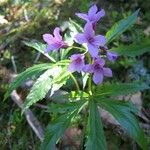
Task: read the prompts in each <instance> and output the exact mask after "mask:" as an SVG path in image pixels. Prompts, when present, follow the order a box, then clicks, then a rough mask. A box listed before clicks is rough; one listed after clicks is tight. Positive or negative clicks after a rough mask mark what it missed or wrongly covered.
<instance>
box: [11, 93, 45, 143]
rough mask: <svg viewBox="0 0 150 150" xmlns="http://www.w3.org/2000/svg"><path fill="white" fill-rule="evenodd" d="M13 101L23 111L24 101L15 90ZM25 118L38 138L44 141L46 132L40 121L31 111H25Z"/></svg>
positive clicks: (12, 95)
mask: <svg viewBox="0 0 150 150" xmlns="http://www.w3.org/2000/svg"><path fill="white" fill-rule="evenodd" d="M11 98H12V100H13V101H14V102H15V103H16V104H17V105H18V106H19V107H20V108H21V109H22V108H23V101H22V99H21V98H20V96H19V95H18V94H17V92H16V90H14V91H13V92H12V94H11ZM24 114H25V117H26V119H27V122H28V124H29V125H30V126H31V128H32V129H33V131H34V132H35V134H36V135H37V137H38V138H39V139H40V140H41V141H43V139H44V130H43V128H42V126H41V123H40V122H39V120H38V119H37V118H36V117H35V116H34V114H33V113H32V111H31V110H30V109H27V110H26V111H25V113H24Z"/></svg>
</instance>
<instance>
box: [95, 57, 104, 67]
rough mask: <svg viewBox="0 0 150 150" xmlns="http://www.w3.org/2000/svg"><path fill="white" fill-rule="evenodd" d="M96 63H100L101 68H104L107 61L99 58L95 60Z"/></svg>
mask: <svg viewBox="0 0 150 150" xmlns="http://www.w3.org/2000/svg"><path fill="white" fill-rule="evenodd" d="M95 63H98V64H100V66H101V67H103V66H104V65H105V60H104V59H101V58H99V57H97V58H95V60H94V64H95Z"/></svg>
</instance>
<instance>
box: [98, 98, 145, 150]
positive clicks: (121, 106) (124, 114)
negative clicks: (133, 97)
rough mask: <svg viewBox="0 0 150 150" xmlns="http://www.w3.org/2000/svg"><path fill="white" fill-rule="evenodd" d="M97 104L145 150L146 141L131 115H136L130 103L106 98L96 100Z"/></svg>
mask: <svg viewBox="0 0 150 150" xmlns="http://www.w3.org/2000/svg"><path fill="white" fill-rule="evenodd" d="M97 102H98V104H99V106H100V107H102V108H104V109H106V110H107V111H108V112H110V113H111V114H112V115H113V116H114V117H115V119H116V120H117V121H118V122H119V123H120V125H121V126H122V127H123V128H124V129H125V130H126V132H127V133H128V134H129V135H130V137H131V138H133V139H134V140H135V141H136V142H137V143H138V144H139V145H140V146H141V148H142V149H144V150H147V139H146V138H145V135H144V132H143V130H142V129H141V128H140V126H139V124H138V121H137V119H136V118H135V116H134V115H133V113H132V112H134V113H136V109H135V106H134V105H133V104H132V103H131V102H121V101H120V102H118V101H115V100H109V99H107V98H104V99H100V100H97Z"/></svg>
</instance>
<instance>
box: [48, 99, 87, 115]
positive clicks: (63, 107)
mask: <svg viewBox="0 0 150 150" xmlns="http://www.w3.org/2000/svg"><path fill="white" fill-rule="evenodd" d="M86 102H87V101H85V100H84V99H82V100H79V101H75V102H66V103H62V104H51V105H49V106H48V112H50V113H56V114H57V113H64V112H72V111H73V110H75V109H77V108H78V109H79V108H80V107H81V106H84V104H86Z"/></svg>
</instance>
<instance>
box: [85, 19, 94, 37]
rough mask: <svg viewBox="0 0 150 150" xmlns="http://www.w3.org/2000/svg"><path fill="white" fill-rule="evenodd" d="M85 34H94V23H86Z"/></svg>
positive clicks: (91, 35) (87, 35) (88, 35)
mask: <svg viewBox="0 0 150 150" xmlns="http://www.w3.org/2000/svg"><path fill="white" fill-rule="evenodd" d="M84 35H85V37H86V38H89V37H93V36H94V30H93V25H92V23H91V22H88V23H86V25H85V27H84Z"/></svg>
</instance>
